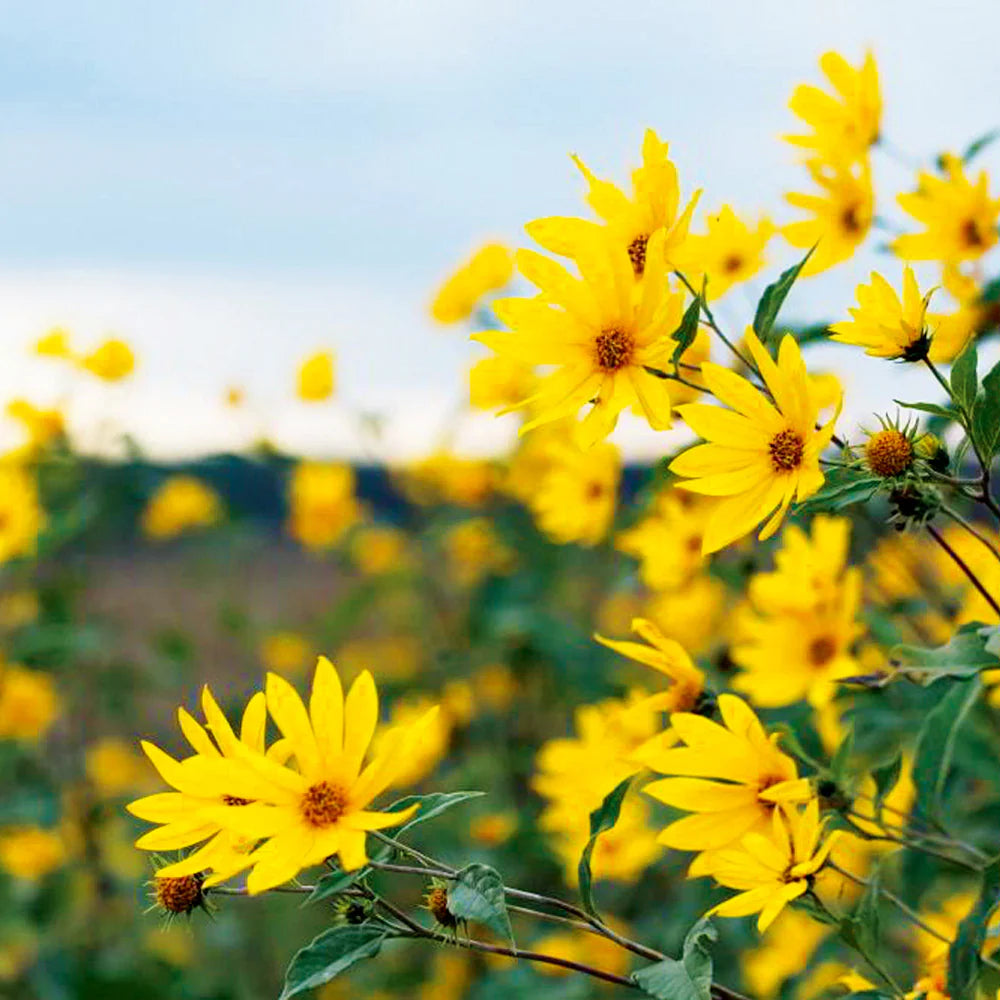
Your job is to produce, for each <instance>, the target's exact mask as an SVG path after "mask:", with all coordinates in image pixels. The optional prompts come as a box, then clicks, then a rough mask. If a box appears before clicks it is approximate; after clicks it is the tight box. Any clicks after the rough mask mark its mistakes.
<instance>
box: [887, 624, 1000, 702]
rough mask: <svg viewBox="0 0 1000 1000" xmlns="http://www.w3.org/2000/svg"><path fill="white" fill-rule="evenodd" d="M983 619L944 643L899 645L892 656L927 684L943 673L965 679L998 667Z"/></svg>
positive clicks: (901, 665)
mask: <svg viewBox="0 0 1000 1000" xmlns="http://www.w3.org/2000/svg"><path fill="white" fill-rule="evenodd" d="M982 632H983V626H982V623H981V622H969V623H968V624H966V625H963V626H962V627H961V628H960V629H959V630H958V631H957V632H956V633H955V634H954V635H953V636H952V637H951V639H950V640H949V641H948V642H947V643H945V645H943V646H937V647H936V648H933V649H928V648H925V647H923V646H896V647H894V648H893V649H892V650H891V651H890V653H889V660H890V662H891V663H892V664H893V666H895V667H896V669H897V670H900V671H902V672H904V673H906V674H907V676H910V677H913V678H914V679H916V680H919V681H920V683H921V684H924V685H925V686H926V685H928V684H933V683H934V681H937V680H940V679H941V678H942V677H953V678H957V679H959V680H964V679H967V678H969V677H974V676H975V675H976V674H978V673H980V672H982V671H983V670H989V669H992V668H994V667H996V665H997V662H996V654H994V653H992V652H991V651H990V650H988V649H987V648H986V638H985V637H984V636H983V634H982Z"/></svg>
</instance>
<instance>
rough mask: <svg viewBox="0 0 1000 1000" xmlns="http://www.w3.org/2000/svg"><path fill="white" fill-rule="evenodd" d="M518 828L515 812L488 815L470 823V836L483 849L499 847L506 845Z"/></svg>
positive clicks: (477, 817) (476, 817)
mask: <svg viewBox="0 0 1000 1000" xmlns="http://www.w3.org/2000/svg"><path fill="white" fill-rule="evenodd" d="M517 827H518V822H517V814H516V813H514V812H495V813H486V814H484V815H482V816H474V817H473V818H472V820H470V822H469V836H470V837H471V838H472V839H473V840H474V841H475V842H476V843H477V844H482V845H483V847H499V846H500V845H501V844H504V843H506V842H507V841H508V840H509V839H510V838H511V837H512V836H513V835H514V831H515V830H516V829H517Z"/></svg>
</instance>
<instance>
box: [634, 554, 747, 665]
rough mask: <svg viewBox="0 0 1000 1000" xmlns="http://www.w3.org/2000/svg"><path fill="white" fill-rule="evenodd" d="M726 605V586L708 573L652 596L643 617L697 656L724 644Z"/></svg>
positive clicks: (727, 601)
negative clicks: (721, 643) (674, 588)
mask: <svg viewBox="0 0 1000 1000" xmlns="http://www.w3.org/2000/svg"><path fill="white" fill-rule="evenodd" d="M728 603H729V599H728V595H727V593H726V585H725V584H724V583H723V582H722V581H721V580H718V579H716V578H715V577H714V576H710V575H709V574H708V573H699V574H697V575H696V576H693V577H691V578H690V579H689V580H688V581H687V582H686V583H685V584H684V585H683V586H682V587H678V588H677V589H676V590H663V591H660V593H658V594H656V595H654V596H653V597H652V599H651V600H650V601H649V602H648V603H647V604H646V609H645V617H647V618H651V619H652V620H653V621H654V622H655V623H656V624H657V625H658V626H659V627H660V630H661V631H662V632H663V634H664V635H665V636H667V637H668V638H670V639H676V640H677V641H678V642H679V643H680V644H681V645H682V646H683V647H684V648H685V649H686V650H689V651H690V652H691V654H692V655H694V656H700V655H702V654H703V653H705V652H707V651H708V650H709V649H711V648H712V647H714V646H717V645H718V644H719V643H720V642H723V641H725V637H726V626H727V622H728V618H727V616H726V615H725V610H726V606H727V604H728Z"/></svg>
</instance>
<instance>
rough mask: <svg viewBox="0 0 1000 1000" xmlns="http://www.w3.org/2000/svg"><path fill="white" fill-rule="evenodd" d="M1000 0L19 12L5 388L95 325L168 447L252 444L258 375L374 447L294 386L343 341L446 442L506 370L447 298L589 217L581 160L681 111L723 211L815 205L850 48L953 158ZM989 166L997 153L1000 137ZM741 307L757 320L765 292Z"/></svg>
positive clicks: (688, 164)
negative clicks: (815, 118) (114, 340)
mask: <svg viewBox="0 0 1000 1000" xmlns="http://www.w3.org/2000/svg"><path fill="white" fill-rule="evenodd" d="M997 10H998V8H997V7H996V5H995V4H994V3H990V2H986V0H984V2H979V3H965V4H963V3H954V4H950V5H948V7H947V9H945V8H944V7H943V6H942V5H941V4H940V3H932V2H927V0H909V2H871V0H868V2H854V3H823V2H814V3H805V4H792V3H788V2H781V3H777V2H757V3H737V2H732V0H726V2H724V0H719V2H715V3H703V4H695V3H683V4H681V3H670V2H664V0H660V2H656V3H653V2H642V0H635V2H631V3H628V4H619V5H610V4H608V3H606V2H602V3H580V2H575V3H568V2H564V0H559V2H552V3H546V2H537V0H536V2H527V0H513V2H504V3H475V4H469V3H468V2H467V0H466V2H464V3H462V2H457V0H426V2H419V3H418V2H411V3H385V2H376V0H368V2H351V3H335V2H328V3H303V2H298V3H296V2H286V3H282V4H277V3H261V2H244V3H240V4H236V3H213V2H204V0H202V2H191V0H175V2H172V3H170V4H136V3H134V2H110V0H91V2H88V3H86V4H75V3H68V2H66V3H61V2H60V3H55V2H45V0H42V2H40V3H35V4H31V5H29V4H17V5H14V4H8V5H5V9H4V12H3V17H2V18H0V196H2V202H0V204H2V205H3V208H2V212H0V302H2V303H5V306H4V307H2V308H0V351H2V352H3V356H4V358H5V363H6V365H7V367H6V371H7V375H6V376H3V375H0V391H2V392H4V393H9V392H10V391H12V390H13V389H14V388H20V387H22V386H27V387H29V389H31V390H32V391H34V392H36V393H42V394H44V393H45V392H46V391H52V390H51V387H50V386H49V382H50V381H51V377H50V375H49V373H48V372H47V371H42V370H39V369H38V367H37V365H34V364H32V365H22V364H21V362H20V359H21V358H22V355H23V350H24V345H25V344H26V343H28V342H29V341H30V340H31V339H32V338H33V337H34V336H35V335H36V334H37V333H38V332H39V331H40V329H42V328H43V327H44V326H45V325H46V324H47V323H49V322H55V321H63V322H66V323H68V324H70V325H71V326H72V327H73V329H74V331H76V332H78V336H79V338H80V339H81V340H83V341H87V340H95V339H97V338H98V337H100V336H101V334H102V333H103V332H104V331H105V329H109V328H113V329H116V330H117V331H118V332H120V333H121V334H123V335H125V336H127V337H128V338H129V339H131V340H132V341H134V342H135V344H136V345H137V348H138V351H139V353H140V355H141V358H142V368H141V371H140V373H139V375H138V376H137V379H136V383H135V385H134V386H133V387H132V389H131V390H125V391H124V392H122V393H118V394H116V395H114V398H113V399H112V400H104V399H101V400H100V401H96V402H95V401H93V400H91V401H89V402H86V405H85V404H84V402H82V401H81V400H79V399H78V400H77V403H79V405H80V407H81V412H82V415H81V416H80V419H81V420H84V419H90V418H92V416H93V413H94V412H96V410H95V407H97V408H99V407H104V406H110V407H112V408H113V410H114V412H115V414H116V416H117V418H118V419H120V420H123V421H124V422H125V423H126V424H128V425H129V426H130V427H132V428H133V429H136V430H138V431H139V433H140V434H141V435H145V436H146V439H147V440H148V442H149V443H150V444H151V446H152V447H154V448H157V449H159V450H164V451H171V450H175V451H176V450H184V449H187V448H193V447H196V446H197V443H198V442H199V441H202V442H203V441H205V440H207V439H208V437H210V438H211V441H212V442H213V443H216V444H223V443H233V442H235V441H237V440H238V439H239V435H240V434H241V433H243V432H245V431H246V430H247V428H246V426H241V427H239V428H237V427H235V426H233V424H232V418H231V417H227V416H226V415H225V414H224V413H222V412H221V411H219V410H218V409H217V408H216V400H217V398H218V395H219V393H220V391H221V388H222V386H224V385H225V384H226V383H227V382H229V381H232V380H238V381H241V382H245V383H246V384H247V385H248V388H249V389H250V391H251V394H252V396H253V397H254V398H256V399H258V400H259V401H260V402H261V405H262V406H264V408H265V410H266V414H267V417H266V419H267V421H268V423H269V425H270V426H271V427H272V429H276V433H278V435H279V437H281V436H284V439H286V440H288V441H289V443H296V444H297V443H301V444H302V445H303V446H310V447H321V448H326V449H327V450H341V451H344V450H351V449H353V448H356V442H355V441H354V431H353V429H352V426H351V425H350V424H349V423H347V422H345V421H344V420H343V419H340V418H338V417H336V415H333V414H331V415H330V416H329V417H327V416H323V417H319V416H317V415H316V414H315V413H314V412H312V413H306V412H302V410H301V408H297V407H296V406H295V405H294V404H293V403H291V402H289V401H288V395H289V386H290V379H291V372H292V370H293V368H294V365H295V362H296V361H297V360H298V358H299V357H300V356H301V355H302V354H303V353H305V352H306V351H307V350H309V349H310V348H312V347H314V346H320V345H323V344H329V345H330V346H333V347H335V348H336V349H337V351H338V353H339V355H340V357H341V369H342V372H341V382H342V385H343V387H344V393H345V396H346V397H348V399H349V400H350V401H351V402H352V403H353V404H356V405H358V406H362V407H365V408H373V409H380V410H388V411H390V412H389V417H390V422H391V426H395V424H398V425H399V426H398V431H392V430H391V431H390V442H389V443H388V444H387V448H388V450H389V451H390V452H392V453H397V452H400V451H406V450H412V449H414V448H419V447H423V446H424V445H425V444H427V443H428V442H429V438H430V437H431V436H433V432H434V427H435V426H436V425H437V423H439V422H440V418H441V415H442V414H443V413H444V412H445V411H447V410H448V408H449V407H450V406H451V405H452V404H453V402H454V400H455V399H456V398H457V397H458V396H460V395H461V393H462V391H463V385H462V381H461V380H462V368H463V366H464V365H465V364H466V363H467V361H468V360H469V359H471V358H473V357H475V356H477V355H476V349H475V348H474V347H472V346H471V345H469V344H467V343H466V342H465V340H464V337H463V336H462V335H461V334H457V335H453V334H450V333H440V332H437V331H434V330H431V329H430V328H429V327H428V326H427V324H426V322H425V319H424V315H423V310H424V305H425V302H426V299H427V296H428V295H429V292H430V289H431V287H432V286H433V285H434V283H435V282H436V281H437V279H438V278H439V277H440V275H441V274H442V273H443V272H444V271H446V270H447V269H448V268H449V267H450V266H451V264H452V263H453V262H455V261H457V260H458V259H460V258H461V257H462V256H463V255H464V254H465V252H466V251H467V250H468V249H470V248H471V247H473V246H475V245H476V243H478V242H479V241H480V240H482V239H484V238H489V237H500V238H503V239H507V240H510V241H516V240H519V239H520V238H521V237H520V235H519V233H520V225H521V224H522V223H523V222H524V221H525V220H527V219H530V218H533V217H536V216H538V215H543V214H553V213H572V212H578V211H579V210H580V207H581V205H580V199H579V196H580V193H581V184H580V181H579V178H578V176H577V175H576V174H575V171H574V169H573V168H572V166H571V164H570V162H569V160H568V158H567V155H566V154H567V153H568V152H570V151H575V152H578V153H580V154H581V155H582V156H584V157H585V158H586V159H587V160H588V162H590V163H592V165H593V166H594V167H596V168H600V169H601V170H602V171H603V172H605V173H607V174H610V175H613V176H617V177H619V178H622V179H623V178H624V176H625V171H626V169H627V167H628V166H629V165H630V164H632V163H634V161H635V159H636V157H637V152H638V143H639V140H640V138H641V134H642V130H643V129H644V128H645V127H646V126H647V125H652V126H654V127H656V128H657V129H658V130H659V132H660V134H661V135H662V136H663V137H664V138H666V139H669V141H670V142H671V147H672V150H673V153H674V155H675V157H676V160H677V163H678V166H679V169H680V171H681V178H682V183H683V185H684V188H685V190H686V191H690V190H691V189H692V188H694V187H696V186H697V187H703V188H705V195H704V202H703V203H704V204H705V205H706V207H711V206H714V205H717V204H718V203H719V202H720V201H722V200H728V201H731V202H733V203H734V204H735V205H736V206H737V207H738V208H740V209H743V210H747V211H757V210H761V209H763V210H766V211H768V212H770V213H771V214H772V215H773V216H774V217H776V218H778V219H783V218H788V217H789V214H788V213H786V212H784V211H783V209H782V205H781V199H780V196H781V193H782V191H784V190H787V189H788V188H789V187H792V186H794V185H796V183H798V182H800V180H801V177H802V171H801V168H800V167H799V166H797V165H796V162H795V155H794V152H793V151H792V150H791V149H790V148H789V147H787V146H784V145H783V144H782V143H781V142H780V141H779V138H778V137H779V136H780V135H781V133H782V132H784V131H787V130H788V129H789V128H790V126H791V124H792V122H791V119H790V115H789V113H788V112H787V110H786V103H787V99H788V97H789V95H790V93H791V91H792V88H793V87H794V85H795V84H796V83H797V82H800V81H802V80H807V79H808V80H817V73H818V71H817V69H816V60H817V58H818V56H819V54H820V53H821V52H822V51H824V49H826V48H838V49H840V50H841V51H843V52H844V53H845V55H847V56H848V58H850V59H852V60H857V59H859V58H860V56H861V55H862V53H863V51H864V48H865V47H866V46H867V45H871V46H872V47H873V48H874V50H875V52H876V55H877V57H878V60H879V65H880V69H881V73H882V80H883V89H884V92H885V98H886V105H887V110H886V122H885V124H886V128H885V131H886V133H887V134H888V136H889V137H890V138H891V139H892V140H893V142H894V143H895V145H897V146H899V147H900V148H902V149H904V150H906V151H908V152H909V153H911V154H913V155H914V156H920V157H924V158H926V157H927V156H929V155H930V154H932V153H933V152H936V151H937V150H939V149H941V148H960V147H962V146H964V145H965V144H966V142H967V141H968V140H969V139H970V138H972V137H974V136H976V135H978V134H980V133H981V132H984V131H986V130H987V129H989V128H991V127H993V126H995V125H998V124H1000V98H997V96H996V95H997V94H998V93H1000V86H998V85H1000V68H998V64H997V60H996V54H995V48H996V46H995V38H996V29H997V27H998V25H1000V17H998V14H997ZM983 163H984V165H987V166H991V167H995V166H996V165H997V164H998V163H1000V159H998V156H997V152H996V151H995V150H994V151H991V152H990V153H989V154H988V155H986V156H984V158H983ZM877 170H878V176H879V180H880V183H881V185H882V186H881V189H880V193H882V195H883V199H882V206H881V208H882V210H884V211H886V212H887V213H891V212H892V205H891V192H893V191H895V190H897V189H898V188H900V187H903V186H906V185H908V183H909V178H908V174H907V172H906V171H905V170H902V169H900V168H899V167H897V166H895V165H894V164H892V163H891V162H888V161H885V160H884V159H883V160H880V161H879V162H878V163H877ZM783 253H784V251H783V250H781V249H780V248H776V256H775V260H774V267H775V269H777V268H779V267H780V266H781V265H783V264H784V263H786V258H785V256H783ZM870 262H871V261H870V259H869V260H868V261H859V262H858V266H857V267H854V266H853V265H852V267H851V268H845V269H842V270H841V271H839V272H837V273H835V274H833V275H831V276H829V277H828V278H822V279H817V280H816V281H813V282H811V283H810V284H809V285H806V286H803V289H805V290H803V291H800V292H799V295H798V297H797V298H796V299H795V300H794V302H793V305H794V307H795V311H798V312H799V313H800V314H801V313H803V312H806V311H810V312H812V313H814V314H815V315H816V316H817V317H818V316H822V315H824V314H827V315H829V314H830V313H831V312H833V311H836V310H838V309H839V310H841V311H842V310H843V308H844V307H846V305H848V304H849V302H850V299H851V293H852V289H853V286H854V284H855V283H856V281H857V280H858V279H859V278H860V277H862V276H863V275H864V273H865V268H866V264H867V263H870ZM728 311H729V312H730V314H731V319H732V322H733V323H734V324H742V323H743V322H744V321H745V320H746V318H747V316H746V315H745V314H746V306H745V300H744V299H743V298H742V297H740V296H739V295H738V294H737V295H734V296H733V297H732V302H731V303H730V305H729V308H728ZM881 373H882V374H884V369H882V370H881ZM872 377H877V376H875V375H873V376H872ZM78 395H79V394H78ZM83 395H84V396H85V397H87V393H84V394H83ZM88 399H89V397H88ZM154 404H155V405H154ZM154 409H155V410H156V413H155V414H154V413H153V412H152V411H153V410H154ZM404 413H405V414H406V419H405V420H403V419H402V416H403V414H404ZM87 414H89V415H90V417H87V416H86V415H87ZM225 420H228V421H229V425H228V429H225V428H222V425H221V424H220V421H225ZM338 420H339V421H340V422H339V423H338ZM393 421H395V424H393ZM494 431H495V428H493V427H490V428H487V429H486V430H485V431H482V429H480V430H477V431H476V432H475V433H473V435H472V436H473V437H474V438H475V442H474V443H476V442H477V443H478V446H486V443H488V441H490V440H493V438H492V436H491V435H492V434H493V432H494ZM484 434H485V436H483V435H484ZM213 435H214V436H213ZM393 435H395V436H393ZM206 436H207V437H206ZM626 436H627V435H626ZM636 440H638V438H637V439H636ZM642 440H643V441H645V443H646V447H647V448H648V447H649V444H650V439H649V438H648V437H646V438H643V439H642ZM637 447H638V445H637Z"/></svg>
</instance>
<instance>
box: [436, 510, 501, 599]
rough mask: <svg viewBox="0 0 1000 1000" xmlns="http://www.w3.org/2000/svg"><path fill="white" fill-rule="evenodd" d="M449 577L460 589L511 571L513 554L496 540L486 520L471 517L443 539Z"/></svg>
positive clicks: (491, 523) (454, 527)
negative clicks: (490, 574) (493, 575)
mask: <svg viewBox="0 0 1000 1000" xmlns="http://www.w3.org/2000/svg"><path fill="white" fill-rule="evenodd" d="M442 543H443V547H444V551H445V556H446V559H447V567H448V572H449V574H450V575H451V576H452V577H453V578H454V579H455V580H456V581H457V582H458V583H459V584H461V585H462V586H463V587H468V586H472V585H473V584H475V583H477V582H478V581H479V580H481V579H482V578H483V577H484V576H485V575H486V574H487V573H491V572H494V573H503V572H506V571H507V570H509V569H510V568H511V566H512V565H513V561H514V553H513V552H512V551H511V550H510V549H509V548H508V547H507V546H506V545H504V543H503V542H502V541H501V540H500V538H499V537H498V536H497V533H496V529H495V528H494V526H493V522H492V521H491V520H490V519H489V518H488V517H470V518H468V519H467V520H465V521H460V522H459V523H458V524H456V525H454V526H453V527H451V528H449V529H448V531H447V532H446V533H445V535H444V538H443V539H442Z"/></svg>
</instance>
